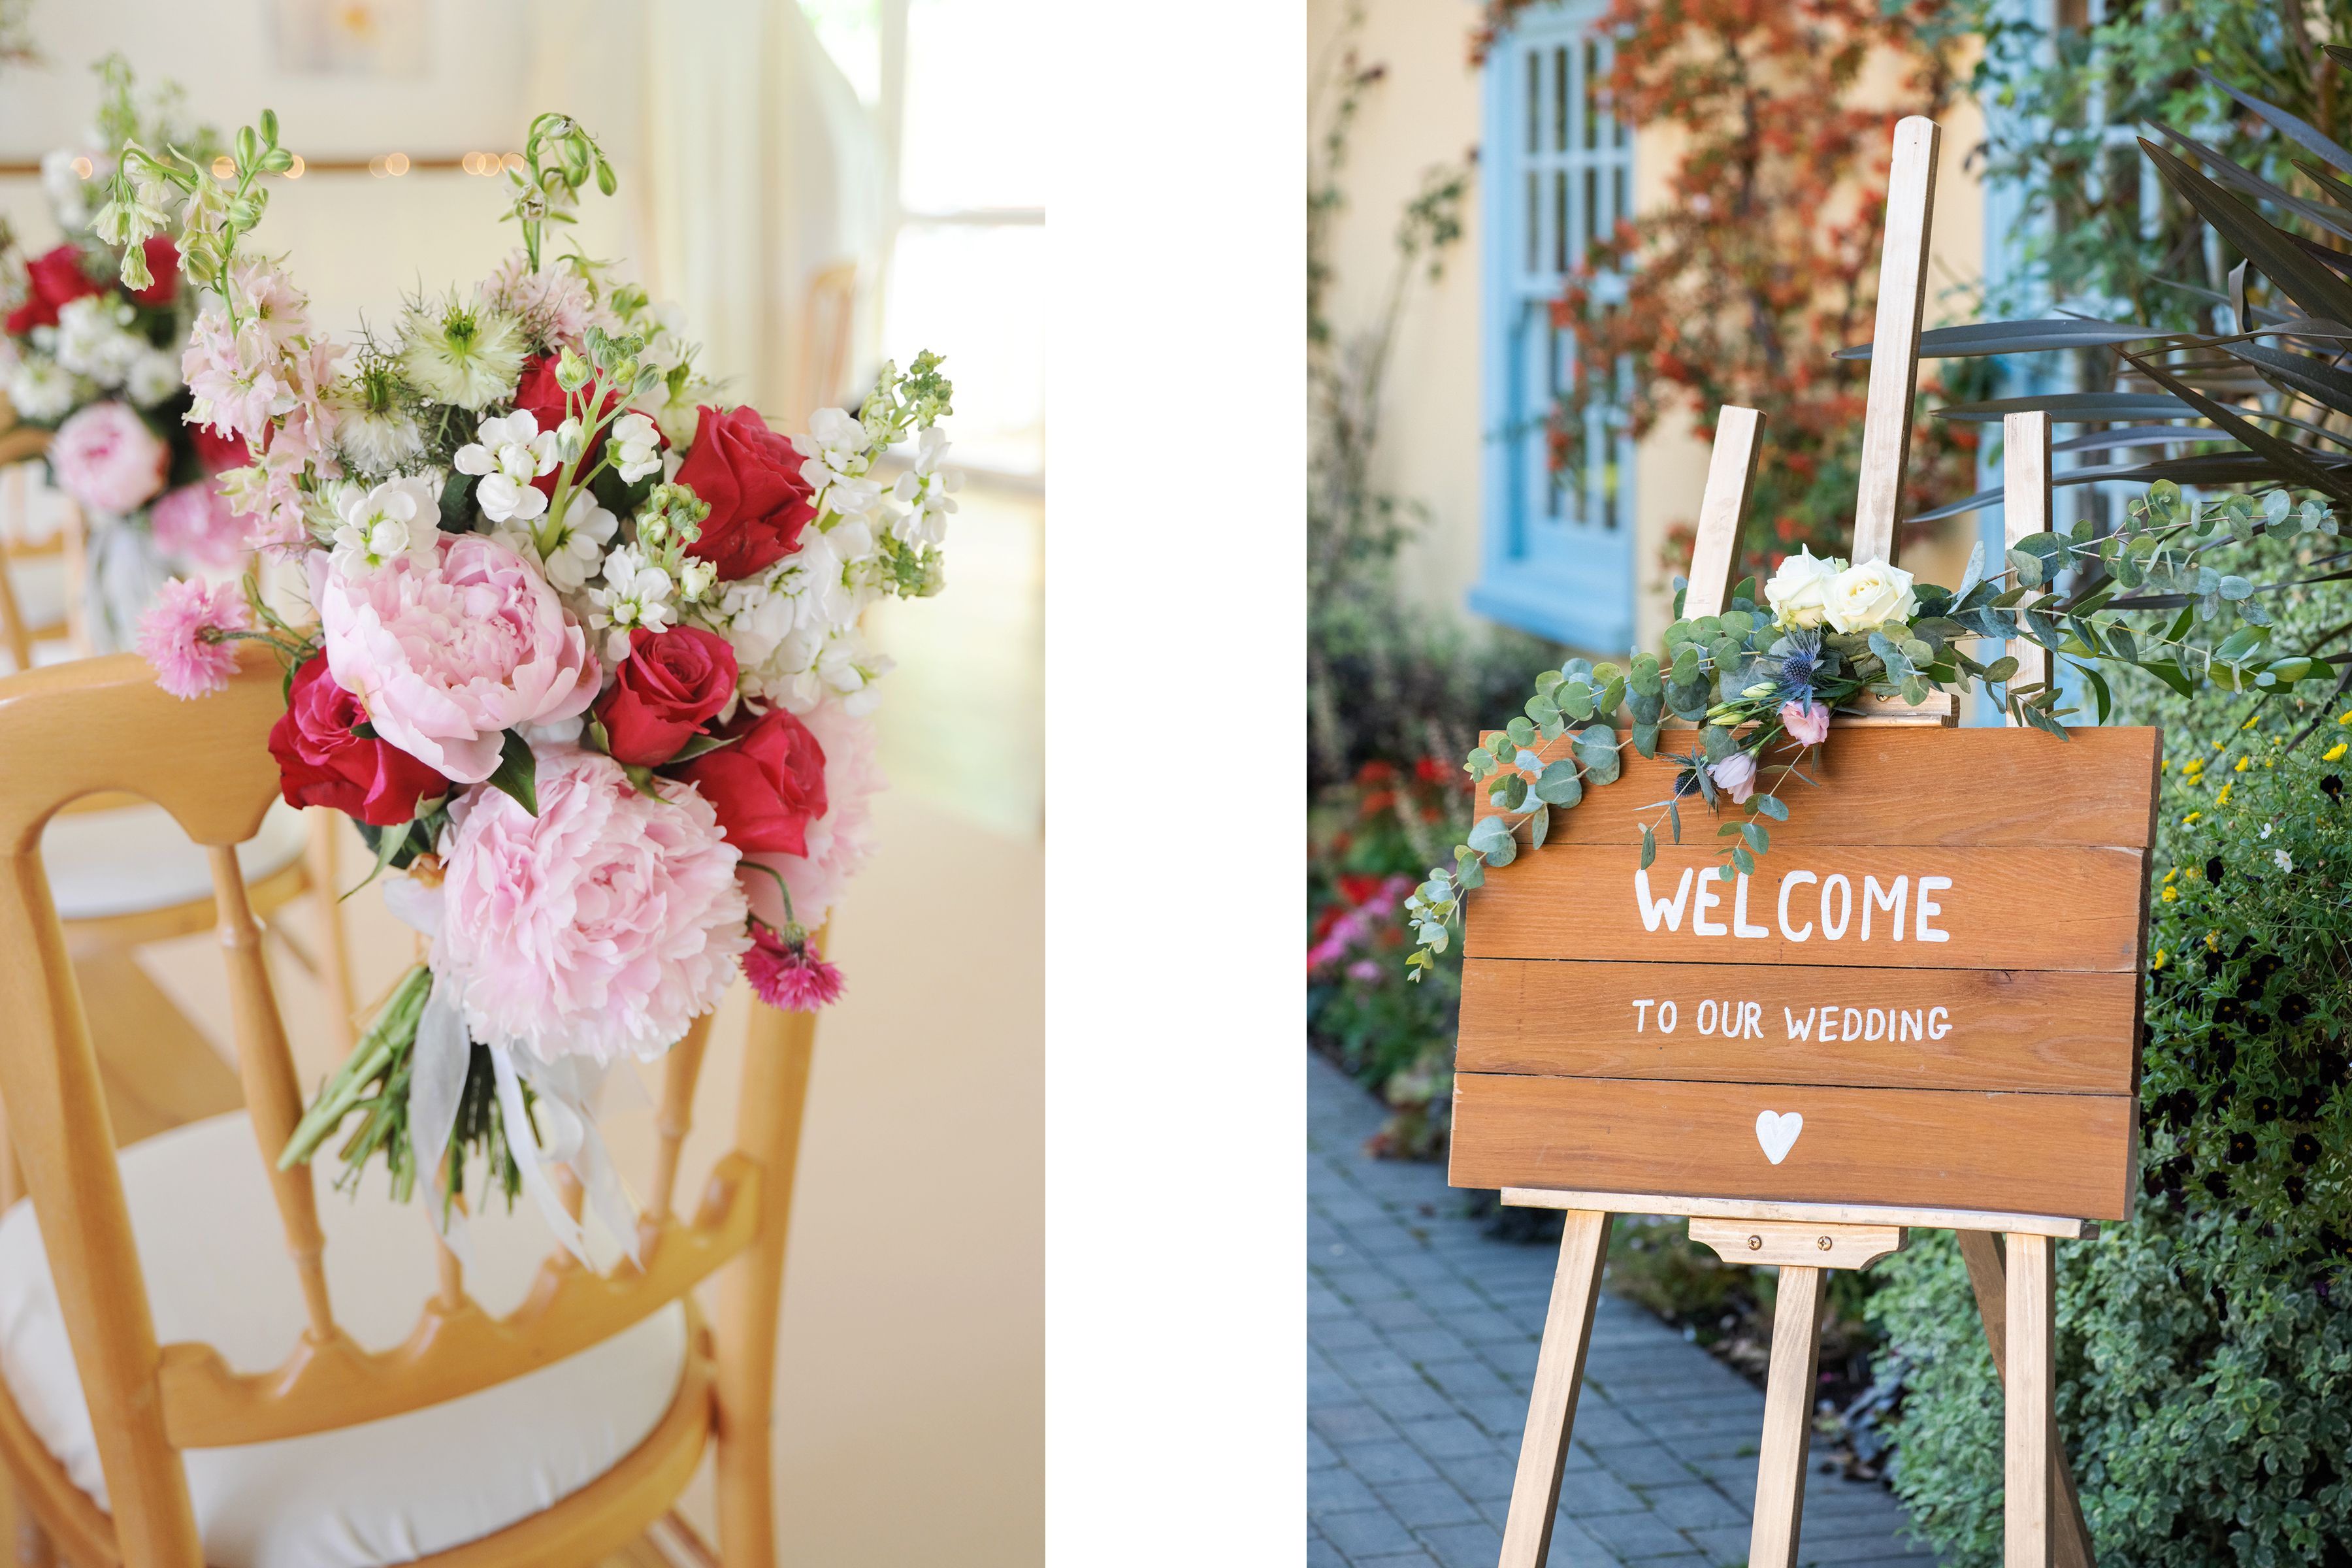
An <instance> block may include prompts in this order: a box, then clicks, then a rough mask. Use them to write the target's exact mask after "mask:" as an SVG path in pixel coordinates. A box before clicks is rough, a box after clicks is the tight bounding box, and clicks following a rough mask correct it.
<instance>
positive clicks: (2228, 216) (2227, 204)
mask: <svg viewBox="0 0 2352 1568" xmlns="http://www.w3.org/2000/svg"><path fill="white" fill-rule="evenodd" d="M2139 145H2140V151H2141V152H2143V153H2147V160H2148V162H2149V163H2154V164H2155V165H2156V172H2157V174H2158V175H2159V176H2161V177H2162V179H2163V181H2164V183H2165V184H2168V185H2169V186H2171V187H2172V191H2173V194H2174V195H2178V196H2179V198H2180V199H2181V200H2182V201H2185V202H2187V203H2188V204H2189V205H2190V206H2192V207H2195V208H2196V209H2197V211H2198V212H2199V213H2200V215H2202V216H2203V217H2204V219H2205V221H2206V222H2207V223H2209V224H2211V225H2212V226H2213V227H2214V229H2215V230H2216V231H2217V232H2219V233H2220V235H2221V237H2222V238H2224V239H2226V240H2228V241H2229V242H2230V243H2231V245H2234V246H2236V247H2238V250H2239V253H2240V254H2241V255H2242V256H2244V257H2245V258H2246V259H2247V260H2249V261H2251V262H2252V263H2253V264H2254V265H2255V266H2256V267H2259V268H2262V270H2263V275H2264V276H2266V277H2267V278H2269V279H2270V280H2271V281H2272V282H2273V283H2274V284H2276V285H2277V286H2278V288H2279V290H2280V291H2281V292H2282V293H2284V294H2285V295H2286V297H2287V298H2288V299H2290V300H2294V302H2295V303H2296V304H2298V305H2300V306H2302V307H2303V309H2304V312H2305V314H2306V315H2312V316H2325V317H2327V318H2328V319H2329V320H2331V321H2352V287H2347V285H2346V284H2345V282H2344V281H2343V279H2339V278H2337V277H2336V275H2335V274H2334V273H2333V272H2330V271H2329V270H2328V269H2327V268H2325V267H2322V266H2320V265H2319V264H2318V263H2317V262H2315V261H2314V260H2312V259H2311V258H2309V257H2307V256H2305V254H2304V253H2303V251H2302V249H2301V248H2300V247H2297V246H2295V245H2294V243H2293V242H2291V241H2290V240H2289V239H2288V238H2287V237H2286V235H2285V234H2284V232H2283V231H2281V230H2280V229H2279V228H2278V227H2277V226H2275V225H2273V224H2272V223H2271V222H2269V221H2268V220H2267V219H2265V218H2264V217H2263V216H2262V215H2261V214H2260V213H2258V212H2256V211H2254V209H2253V208H2252V207H2250V206H2248V205H2246V204H2245V203H2243V202H2242V201H2240V200H2239V199H2238V198H2237V197H2235V196H2233V195H2231V194H2230V193H2229V192H2227V191H2225V190H2223V189H2222V188H2221V186H2219V185H2217V184H2214V183H2213V182H2212V181H2211V180H2210V179H2207V178H2206V177H2205V176H2204V175H2203V174H2199V173H2198V172H2197V171H2196V170H2194V169H2192V168H2190V167H2189V165H2188V163H2185V162H2183V161H2182V160H2181V159H2180V158H2179V157H2177V156H2175V155H2174V154H2173V153H2169V152H2168V151H2166V150H2165V149H2164V148H2162V147H2159V146H2158V145H2157V144H2156V143H2155V142H2151V141H2149V140H2148V139H2147V137H2145V136H2143V137H2141V138H2140V139H2139Z"/></svg>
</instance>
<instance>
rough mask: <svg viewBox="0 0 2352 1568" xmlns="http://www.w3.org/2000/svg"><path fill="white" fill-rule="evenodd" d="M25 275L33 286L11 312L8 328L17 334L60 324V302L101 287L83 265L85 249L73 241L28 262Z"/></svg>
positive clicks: (95, 290) (79, 296)
mask: <svg viewBox="0 0 2352 1568" xmlns="http://www.w3.org/2000/svg"><path fill="white" fill-rule="evenodd" d="M25 278H26V283H27V284H28V285H29V286H30V287H29V288H28V289H27V291H26V295H25V302H24V303H23V304H21V305H19V306H17V307H16V309H15V310H11V311H9V312H8V321H7V327H8V331H9V333H10V334H11V335H12V336H16V337H22V336H24V335H25V334H26V332H29V331H32V330H33V329H34V328H35V327H54V326H56V325H57V324H58V306H60V305H63V304H66V303H68V301H70V300H79V299H81V298H82V297H83V296H84V295H88V294H95V293H97V292H99V290H100V285H99V284H97V283H94V282H92V281H91V280H90V277H89V273H87V272H84V271H83V270H82V269H81V252H79V251H78V250H76V249H75V248H74V247H72V246H70V245H60V246H58V247H57V248H56V249H55V250H48V251H44V252H42V253H41V254H40V255H38V256H36V257H35V258H33V259H32V260H30V261H28V262H26V264H25Z"/></svg>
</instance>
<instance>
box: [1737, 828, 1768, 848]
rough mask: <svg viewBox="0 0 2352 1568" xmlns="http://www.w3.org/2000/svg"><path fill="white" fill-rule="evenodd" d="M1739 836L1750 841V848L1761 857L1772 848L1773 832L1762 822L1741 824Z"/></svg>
mask: <svg viewBox="0 0 2352 1568" xmlns="http://www.w3.org/2000/svg"><path fill="white" fill-rule="evenodd" d="M1739 834H1740V837H1743V838H1745V839H1747V840H1748V847H1749V848H1751V849H1753V850H1755V851H1756V853H1758V854H1759V855H1761V854H1763V853H1764V851H1766V850H1767V849H1769V848H1771V847H1772V834H1771V831H1770V830H1769V828H1767V827H1766V826H1764V825H1763V824H1762V823H1760V822H1743V823H1741V824H1740V825H1739Z"/></svg>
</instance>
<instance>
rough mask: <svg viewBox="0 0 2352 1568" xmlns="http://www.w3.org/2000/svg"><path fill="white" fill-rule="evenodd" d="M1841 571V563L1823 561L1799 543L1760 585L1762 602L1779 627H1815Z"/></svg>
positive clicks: (1842, 565) (1823, 615) (1832, 560)
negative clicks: (1762, 587) (1769, 609)
mask: <svg viewBox="0 0 2352 1568" xmlns="http://www.w3.org/2000/svg"><path fill="white" fill-rule="evenodd" d="M1844 570H1845V563H1844V562H1843V561H1838V560H1834V559H1831V560H1823V559H1822V557H1820V556H1818V555H1815V554H1813V553H1812V552H1811V551H1808V550H1807V549H1805V547H1804V546H1803V545H1799V546H1798V547H1797V552H1796V553H1795V554H1794V555H1791V556H1790V557H1788V558H1787V559H1786V560H1784V561H1782V562H1781V563H1780V570H1779V571H1778V572H1775V573H1773V574H1772V580H1771V581H1770V582H1769V583H1767V584H1764V598H1765V601H1766V603H1768V604H1769V605H1771V606H1772V613H1773V615H1774V616H1775V618H1777V619H1778V620H1779V621H1780V625H1781V626H1787V627H1796V626H1820V625H1821V624H1822V620H1823V619H1824V618H1825V616H1826V612H1827V610H1828V607H1829V586H1830V584H1831V582H1832V580H1833V579H1834V578H1835V577H1836V576H1837V574H1839V573H1841V572H1843V571H1844Z"/></svg>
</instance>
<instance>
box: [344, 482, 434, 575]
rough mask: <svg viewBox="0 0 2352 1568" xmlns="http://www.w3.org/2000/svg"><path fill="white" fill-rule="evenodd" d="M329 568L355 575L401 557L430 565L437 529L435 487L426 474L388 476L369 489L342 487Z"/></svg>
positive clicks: (358, 486)
mask: <svg viewBox="0 0 2352 1568" xmlns="http://www.w3.org/2000/svg"><path fill="white" fill-rule="evenodd" d="M335 516H336V519H337V523H336V528H335V554H334V562H333V564H334V568H335V570H336V571H338V572H341V574H343V575H345V576H347V577H350V576H357V575H358V574H361V573H362V572H373V571H375V570H378V569H379V568H381V567H383V566H387V565H390V564H391V563H393V562H394V561H397V560H401V559H403V558H406V559H408V560H410V561H413V562H415V563H416V564H417V565H419V566H426V565H430V564H431V563H433V560H434V555H435V551H434V545H435V543H436V542H437V541H438V539H439V537H440V531H441V500H440V489H439V487H438V486H437V485H436V484H435V483H434V482H433V479H432V477H431V476H430V475H425V474H417V475H412V476H410V477H409V478H407V479H391V480H387V481H386V482H384V483H383V484H380V485H377V486H376V487H375V488H374V489H368V488H367V487H365V486H362V485H346V486H344V487H343V491H342V494H341V496H340V497H338V498H337V499H336V502H335Z"/></svg>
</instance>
